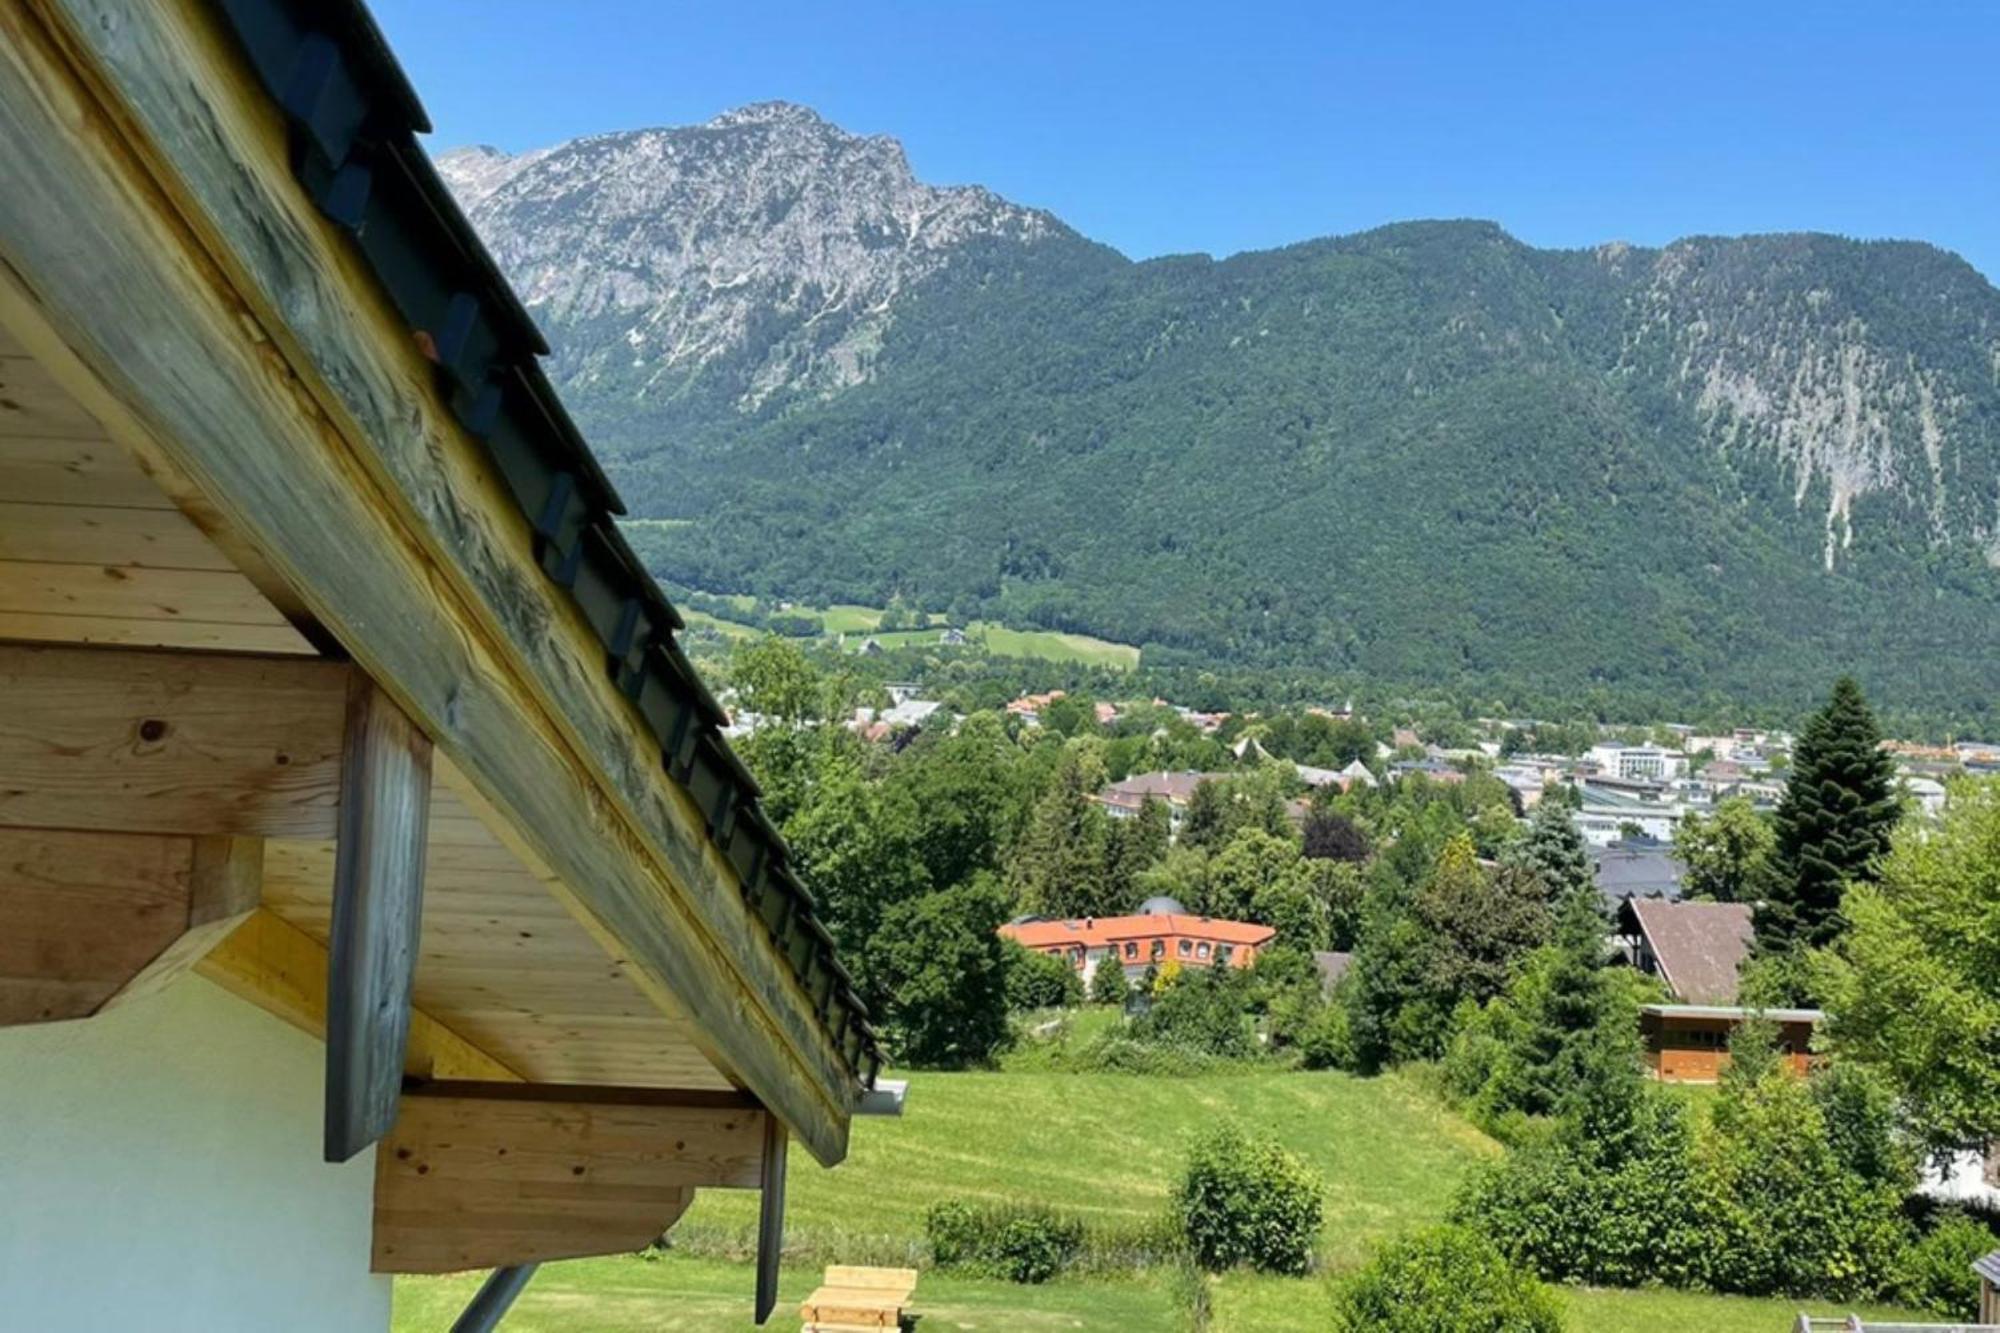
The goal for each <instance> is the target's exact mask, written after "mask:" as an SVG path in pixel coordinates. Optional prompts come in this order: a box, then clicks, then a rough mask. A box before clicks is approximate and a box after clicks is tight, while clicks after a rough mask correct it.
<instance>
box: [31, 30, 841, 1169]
mask: <svg viewBox="0 0 2000 1333" xmlns="http://www.w3.org/2000/svg"><path fill="white" fill-rule="evenodd" d="M0 179H5V180H7V181H8V182H9V183H10V188H9V189H7V190H6V191H0V237H4V238H5V242H4V245H5V252H4V255H0V258H4V260H5V264H4V265H0V317H4V319H5V321H6V322H7V323H8V324H9V325H10V326H12V327H13V328H14V329H15V330H16V332H17V333H22V341H23V342H24V343H28V344H30V345H31V346H34V347H36V349H37V355H38V356H41V355H42V352H41V347H42V345H43V344H44V343H52V344H54V345H56V346H58V347H60V348H63V349H67V352H68V354H69V355H68V359H67V361H62V358H55V359H51V358H48V357H43V359H44V361H45V363H46V364H48V365H49V367H50V370H51V373H52V374H55V375H57V377H58V378H59V379H64V377H65V376H67V377H68V378H67V379H66V380H65V387H67V388H69V389H70V390H71V392H73V393H75V394H76V395H77V397H78V399H79V401H83V402H86V403H95V402H100V401H109V402H113V403H116V404H119V405H121V406H122V407H123V408H124V409H125V410H124V411H123V413H122V415H121V414H100V415H108V416H110V417H112V418H114V419H109V420H107V421H106V424H107V427H108V428H109V429H110V431H111V433H112V434H113V436H114V437H115V438H117V439H118V440H119V441H120V442H121V443H123V444H125V445H126V446H127V447H129V448H131V449H132V450H133V452H134V453H135V454H137V455H138V456H139V457H140V458H141V459H142V461H144V460H147V459H160V460H164V462H165V464H167V465H168V466H167V467H166V468H164V469H163V470H167V471H171V472H173V473H174V474H176V475H179V476H184V477H186V478H188V479H189V481H190V482H191V483H192V484H193V485H195V486H196V487H197V488H198V489H199V491H200V493H201V495H202V496H203V497H204V498H205V499H206V500H207V501H208V502H209V503H210V505H211V508H212V511H213V514H214V515H215V517H216V521H217V522H218V523H219V524H221V525H223V526H226V527H227V528H228V529H229V531H230V532H231V533H232V534H233V535H234V536H235V537H236V538H240V539H241V540H242V541H243V542H244V543H246V544H247V546H248V547H249V548H250V549H253V550H254V551H256V552H257V553H258V554H259V556H260V557H262V558H263V560H264V562H265V563H266V564H267V565H268V567H269V568H270V569H271V570H273V571H275V572H276V574H277V576H278V577H280V578H281V579H282V580H283V581H284V583H285V584H286V585H287V586H289V587H291V588H293V589H295V590H296V591H297V594H298V599H299V601H300V603H301V605H302V606H303V607H304V609H305V612H306V615H307V617H308V618H309V619H310V620H311V621H312V622H313V623H315V624H318V625H320V626H323V627H324V628H325V629H326V630H327V631H328V632H329V633H331V634H332V635H334V636H335V637H336V638H337V639H338V641H339V642H340V643H341V644H342V645H343V646H344V647H345V648H346V649H347V651H349V652H350V653H351V654H352V655H353V657H354V658H355V660H356V661H357V662H359V663H360V664H361V665H362V666H364V667H365V668H366V669H367V671H368V673H369V674H370V675H371V676H372V677H373V678H374V679H375V680H376V681H377V682H379V683H380V684H381V685H382V686H383V687H384V688H385V689H386V690H387V691H389V692H390V693H391V694H392V695H393V696H394V698H395V700H396V702H397V704H398V705H399V706H400V707H401V708H402V709H403V711H404V712H405V713H406V714H407V715H408V716H409V717H410V718H411V720H412V721H413V722H415V723H416V724H417V725H418V726H419V727H421V729H422V730H423V731H424V732H425V733H426V734H427V735H429V736H430V737H431V739H432V740H433V741H434V742H435V744H436V745H437V747H438V749H439V751H440V753H441V754H444V755H448V756H449V757H450V758H451V759H452V761H453V762H454V763H455V764H456V766H457V767H458V768H459V770H460V771H462V772H463V773H465V774H466V776H467V777H468V778H469V780H470V781H471V782H472V783H473V784H474V785H475V786H476V787H477V788H478V789H479V791H480V792H481V793H482V795H483V796H484V797H486V798H487V799H488V800H489V801H490V802H491V804H492V805H493V806H494V807H495V808H496V809H497V810H498V811H499V812H500V813H501V814H502V815H503V816H504V818H505V820H506V823H507V825H508V826H509V827H510V828H512V829H513V830H515V831H516V833H517V834H518V835H519V836H520V837H521V838H522V839H523V840H524V841H526V842H527V843H529V844H530V845H531V846H532V847H533V849H534V851H535V852H536V853H537V854H538V856H539V857H540V859H541V860H542V861H543V862H544V863H546V864H547V865H548V866H550V867H551V868H552V869H553V870H554V871H555V872H556V873H557V874H558V875H559V876H560V877H561V879H562V881H563V883H564V884H565V886H566V887H567V888H568V889H569V891H570V892H571V893H572V894H573V895H574V901H575V903H576V905H577V906H578V907H579V908H580V910H581V911H582V913H583V914H584V915H585V917H586V919H587V923H588V924H591V925H592V926H593V928H594V929H597V930H599V931H601V932H602V933H603V934H604V935H606V936H608V937H610V938H613V939H615V940H616V941H617V942H618V944H619V946H620V949H621V956H624V957H626V958H628V959H629V960H630V961H631V963H632V965H633V969H634V975H635V976H636V977H637V978H638V979H639V980H640V981H641V983H642V984H643V985H645V986H646V988H647V990H648V992H649V994H651V995H652V996H653V997H654V999H655V1001H656V1003H658V1004H659V1005H660V1006H661V1007H662V1008H663V1009H664V1010H665V1011H666V1012H668V1013H669V1014H670V1015H671V1016H673V1017H676V1018H680V1019H683V1020H685V1021H687V1022H688V1023H689V1024H690V1026H691V1028H692V1030H693V1031H694V1032H696V1033H697V1034H698V1040H699V1041H700V1043H701V1044H702V1047H703V1049H704V1051H705V1052H706V1053H707V1054H708V1055H709V1058H710V1059H711V1060H712V1061H713V1062H714V1063H715V1065H716V1067H717V1068H719V1069H721V1070H722V1071H723V1072H724V1073H725V1074H726V1075H727V1076H728V1077H730V1078H732V1079H734V1080H735V1081H737V1082H738V1083H739V1084H741V1085H742V1086H744V1087H746V1088H748V1089H750V1090H751V1091H752V1092H754V1093H755V1094H756V1095H757V1097H758V1098H759V1099H760V1101H762V1102H763V1103H764V1104H765V1105H767V1106H769V1107H770V1108H772V1110H773V1111H774V1113H776V1114H778V1115H779V1116H781V1117H782V1118H783V1119H784V1120H785V1121H786V1122H787V1124H788V1126H789V1127H790V1129H791V1131H792V1133H793V1135H795V1136H796V1137H797V1138H798V1139H799V1140H800V1141H801V1142H802V1143H803V1144H804V1145H805V1146H806V1147H807V1148H808V1150H809V1151H811V1152H812V1153H813V1155H814V1156H815V1157H817V1158H818V1159H819V1160H821V1161H822V1162H825V1163H828V1164H831V1163H832V1162H835V1161H838V1160H839V1159H840V1158H841V1157H842V1156H844V1155H845V1152H846V1142H847V1132H848V1121H849V1117H850V1116H851V1114H852V1111H853V1105H854V1101H855V1098H856V1096H857V1095H858V1092H859V1083H858V1079H857V1076H856V1070H855V1066H854V1065H853V1064H852V1063H850V1061H849V1059H848V1058H847V1057H846V1056H845V1055H844V1054H843V1052H842V1051H841V1050H839V1049H836V1047H835V1045H834V1042H833V1037H832V1035H831V1034H830V1033H829V1032H828V1031H827V1030H826V1026H825V1024H824V1022H823V1021H822V1019H821V1016H820V1014H819V1011H818V1009H817V1008H816V1006H815V1003H814V999H813V997H812V996H811V995H808V994H807V993H806V991H805V988H804V987H803V986H802V985H801V983H800V982H799V980H798V979H797V978H796V977H795V976H794V975H793V972H792V968H791V966H790V965H789V963H788V962H787V961H786V959H785V958H783V957H782V956H780V954H779V951H778V949H777V948H776V947H775V946H774V945H773V943H772V941H771V940H770V938H769V937H768V934H767V931H766V929H765V927H764V926H763V924H762V923H761V922H760V921H759V920H758V919H757V917H756V915H755V912H754V910H753V908H752V907H751V906H750V905H749V904H747V903H746V902H745V901H744V896H743V892H742V884H741V882H740V879H739V876H738V873H737V871H736V869H735V867H734V866H733V865H732V864H731V862H730V860H729V859H728V857H727V856H726V855H725V854H724V852H723V851H722V850H721V849H719V848H718V847H717V846H716V845H715V843H714V842H713V841H712V839H711V838H710V836H709V832H708V827H707V823H708V819H709V812H707V811H705V810H703V809H701V808H700V807H699V806H698V804H697V803H696V801H695V800H694V799H693V798H692V797H691V796H690V794H689V792H688V791H687V790H685V789H683V788H682V787H681V786H679V785H678V784H676V783H675V782H673V781H672V780H670V779H669V778H668V776H667V775H666V774H665V773H664V772H663V771H662V764H661V755H660V753H659V747H658V745H657V743H656V742H654V741H653V740H652V738H651V735H650V732H649V731H648V730H647V729H646V727H645V725H644V723H643V719H642V718H641V717H640V716H639V714H638V712H637V710H636V708H635V706H634V704H633V702H632V701H631V700H630V699H628V698H626V697H625V696H624V695H623V694H621V693H620V692H619V690H618V687H617V682H616V681H615V680H614V679H613V678H612V676H611V674H610V672H609V671H608V670H607V664H606V662H605V650H604V646H603V644H602V643H601V642H600V641H599V640H598V639H597V637H596V635H595V632H594V631H593V630H592V629H591V627H590V625H589V624H588V623H587V621H586V620H585V619H584V617H583V614H582V612H581V610H580V609H579V608H578V606H577V605H576V604H575V603H573V602H572V601H571V600H570V599H569V598H568V596H567V594H566V593H565V592H564V591H563V590H562V589H561V588H559V587H557V586H556V585H555V584H554V583H552V582H551V581H550V580H549V578H548V576H547V575H546V574H545V573H544V571H543V570H542V568H541V567H540V565H539V564H538V563H537V558H536V543H535V540H534V534H533V532H532V531H530V529H529V526H528V524H527V522H526V520H525V519H524V518H523V516H522V514H521V512H520V511H519V509H518V508H516V507H515V505H514V504H513V501H512V500H511V499H510V498H508V497H507V496H506V494H505V492H504V487H503V485H502V483H501V481H500V480H499V479H498V478H497V477H496V475H495V472H494V470H493V467H492V465H491V464H490V463H489V462H488V461H487V458H486V455H485V454H484V452H483V451H482V450H481V448H480V447H479V445H478V443H477V441H475V440H474V439H473V438H472V437H471V436H470V435H469V434H468V433H467V432H466V430H465V428H464V427H463V426H462V425H461V424H460V423H459V422H458V421H457V420H456V418H455V417H454V416H453V415H452V413H451V412H450V410H449V408H448V406H447V405H446V404H445V403H444V402H443V400H442V399H441V397H440V395H439V393H438V390H437V382H436V376H437V373H438V372H437V367H436V366H435V365H434V364H433V363H432V362H430V361H429V360H427V359H426V358H425V356H424V354H423V352H422V350H421V349H420V348H419V347H418V346H417V345H416V343H415V340H414V339H413V338H412V336H411V332H410V329H409V327H408V325H407V324H406V323H404V322H403V321H402V320H401V319H400V317H399V316H398V315H397V313H396V312H395V310H394V309H393V308H392V307H391V306H390V304H389V302H388V299H387V296H386V294H385V293H384V292H383V290H382V289H381V287H380V286H379V284H378V283H377V281H376V279H375V277H374V275H373V274H372V272H370V271H369V270H367V268H366V266H365V265H364V264H362V263H361V261H360V260H359V258H358V257H357V256H356V255H355V253H354V252H353V250H352V248H351V242H350V241H349V239H348V238H347V237H345V236H344V235H343V234H341V233H340V232H338V231H337V229H335V228H334V227H333V226H332V225H331V224H329V223H328V222H327V220H326V219H325V218H323V217H322V216H320V215H319V214H318V213H317V211H316V210H315V209H314V207H313V205H312V203H311V201H310V200H309V199H308V198H307V197H306V196H305V195H304V193H303V191H302V190H301V189H300V187H299V185H298V182H297V181H296V180H295V179H294V177H293V175H292V173H291V169H290V165H289V157H288V139H287V126H286V124H285V121H284V118H283V115H282V113H281V112H280V110H279V109H278V108H277V107H276V106H275V105H274V104H273V103H272V102H271V100H270V99H269V97H268V96H267V95H266V93H265V92H264V90H263V89H262V88H261V87H260V86H258V85H257V83H256V82H255V80H254V77H253V76H252V73H251V71H250V70H249V69H248V67H247V66H246V64H245V62H244V60H243V58H242V55H241V52H240V50H239V49H238V48H237V47H236V46H235V45H234V43H233V40H232V39H231V38H229V37H228V35H227V34H226V33H224V32H223V31H221V30H220V28H219V27H218V24H217V21H216V16H215V14H214V13H213V12H212V11H211V10H210V9H209V8H208V7H206V6H203V5H198V4H195V3H193V0H166V2H165V3H162V4H159V5H146V6H139V7H136V8H135V7H133V6H129V5H124V4H114V3H110V0H4V2H0ZM80 255H88V256H89V262H88V263H87V264H84V263H79V262H78V256H80ZM24 330H27V331H30V332H32V334H33V336H29V333H28V332H23V331H24ZM59 361H60V362H62V363H61V364H58V362H59ZM850 1044H854V1043H850Z"/></svg>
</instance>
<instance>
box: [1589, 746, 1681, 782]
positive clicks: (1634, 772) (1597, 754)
mask: <svg viewBox="0 0 2000 1333" xmlns="http://www.w3.org/2000/svg"><path fill="white" fill-rule="evenodd" d="M1584 757H1585V758H1586V759H1587V760H1588V761H1589V762H1590V763H1592V764H1594V765H1596V767H1597V771H1598V772H1599V773H1602V774H1604V775H1605V776H1607V777H1613V778H1624V779H1626V780H1627V781H1646V782H1665V781H1667V780H1668V779H1669V778H1677V777H1679V776H1681V775H1682V774H1683V773H1685V772H1687V756H1686V755H1683V754H1681V753H1679V752H1678V751H1675V750H1668V749H1663V748H1662V747H1660V746H1658V745H1620V744H1617V743H1615V742H1606V743H1604V744H1602V745H1593V746H1591V747H1590V752H1589V754H1587V755H1586V756H1584Z"/></svg>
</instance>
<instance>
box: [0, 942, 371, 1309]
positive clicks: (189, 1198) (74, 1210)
mask: <svg viewBox="0 0 2000 1333" xmlns="http://www.w3.org/2000/svg"><path fill="white" fill-rule="evenodd" d="M323 1059H324V1055H323V1053H322V1047H321V1046H320V1044H319V1043H318V1042H317V1041H315V1040H313V1039H312V1038H310V1037H308V1036H307V1035H306V1034H304V1033H302V1032H299V1031H298V1030H296V1029H294V1028H292V1027H290V1026H288V1025H286V1024H284V1023H282V1022H280V1021H279V1020H278V1019H275V1018H273V1017H271V1016H270V1015H269V1014H266V1013H264V1012H263V1011H262V1010H260V1009H257V1008H255V1007H254V1006H252V1005H249V1004H245V1003H244V1002H242V1001H240V1000H238V999H236V998H235V997H234V996H231V995H229V994H228V993H227V992H225V991H223V990H221V989H219V988H217V987H215V986H213V985H211V984H210V983H208V982H206V981H203V980H201V979H199V978H196V977H186V978H183V979H182V980H180V981H178V982H176V983H175V984H174V985H172V986H170V987H169V988H168V989H167V990H166V991H165V992H163V993H162V994H160V995H157V996H155V997H153V998H152V999H150V1000H144V1001H138V1002H135V1003H133V1004H131V1005H128V1006H125V1007H122V1008H120V1009H117V1010H114V1011H112V1012H111V1013H109V1014H105V1015H102V1016H100V1017H97V1018H93V1019H90V1020H88V1021H86V1022H81V1023H51V1024H41V1025H37V1026H32V1027H16V1028H7V1029H0V1326H4V1327H6V1328H10V1329H14V1328H19V1329H36V1330H48V1331H49V1333H68V1331H69V1330H98V1329H127V1328H129V1329H147V1330H154V1331H157V1333H181V1331H182V1330H186V1331H187V1333H194V1330H202V1331H203V1333H224V1331H228V1333H234V1331H235V1330H243V1331H244V1333H252V1331H253V1330H254V1331H255V1333H266V1331H267V1330H275V1329H284V1330H287V1331H288V1333H319V1330H327V1331H328V1333H332V1331H333V1330H340V1333H350V1331H351V1330H380V1329H384V1328H386V1327H387V1326H388V1323H389V1281H388V1279H387V1278H383V1277H376V1276H373V1275H371V1274H370V1273H369V1272H368V1242H369V1230H370V1225H371V1213H372V1198H373V1186H374V1155H373V1153H372V1151H371V1152H366V1153H363V1154H362V1155H361V1156H359V1157H357V1158H355V1159H354V1160H353V1161H352V1162H348V1163H346V1164H345V1165H342V1166H328V1165H326V1164H325V1163H323V1162H321V1161H320V1160H319V1145H320V1087H321V1079H322V1076H323V1074H322V1062H323Z"/></svg>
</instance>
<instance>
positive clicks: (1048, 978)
mask: <svg viewBox="0 0 2000 1333" xmlns="http://www.w3.org/2000/svg"><path fill="white" fill-rule="evenodd" d="M1081 1003H1083V982H1082V981H1081V980H1079V979H1078V977H1077V975H1076V969H1075V968H1073V967H1071V966H1070V965H1069V960H1068V959H1066V958H1062V957H1060V956H1058V955H1056V954H1048V953H1036V952H1035V951H1034V950H1033V949H1024V948H1022V947H1021V946H1020V945H1018V944H1014V943H1013V942H1011V941H1009V944H1008V949H1007V1007H1008V1008H1009V1009H1011V1010H1013V1011H1014V1012H1015V1013H1021V1012H1024V1011H1026V1010H1029V1009H1064V1008H1069V1007H1072V1006H1075V1005H1078V1004H1081Z"/></svg>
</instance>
